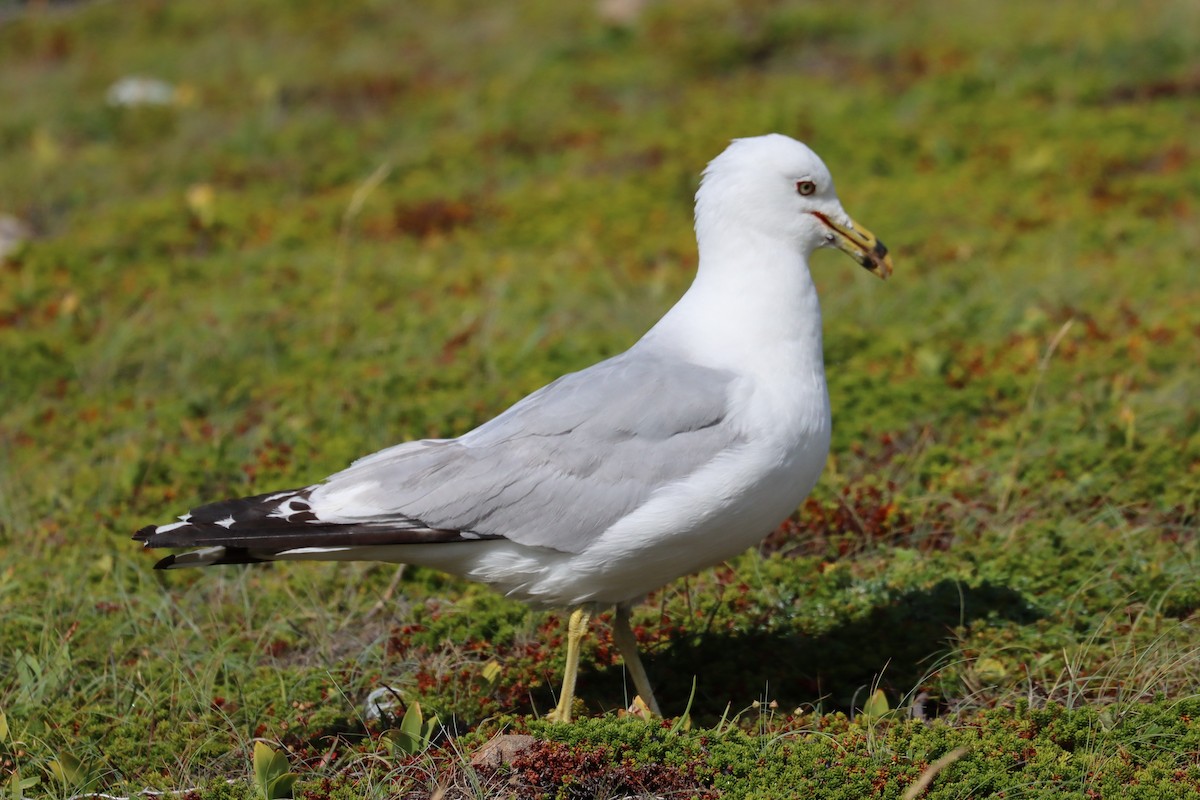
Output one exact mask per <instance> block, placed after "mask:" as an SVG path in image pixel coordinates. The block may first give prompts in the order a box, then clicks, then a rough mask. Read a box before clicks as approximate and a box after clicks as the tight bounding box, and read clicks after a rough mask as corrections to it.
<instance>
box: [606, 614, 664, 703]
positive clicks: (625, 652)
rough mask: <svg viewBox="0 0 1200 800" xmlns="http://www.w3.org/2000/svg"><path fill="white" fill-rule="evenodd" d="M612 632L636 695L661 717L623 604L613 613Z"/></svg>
mask: <svg viewBox="0 0 1200 800" xmlns="http://www.w3.org/2000/svg"><path fill="white" fill-rule="evenodd" d="M612 632H613V641H614V642H616V644H617V649H618V650H620V651H621V658H623V659H625V669H627V670H629V676H630V677H631V678H633V688H635V689H637V693H638V696H639V697H641V698H642V702H643V703H645V704H646V706H647V707H648V708H649V709H650V713H652V714H654V716H656V717H661V716H662V711H660V710H659V708H658V701H657V700H655V699H654V690H653V689H651V688H650V676H648V675H647V674H646V668H645V667H643V666H642V658H641V656H639V655H638V646H637V637H636V636H634V635H633V628H631V627H629V609H628V608H626V607H625V606H617V610H616V613H615V614H613V622H612Z"/></svg>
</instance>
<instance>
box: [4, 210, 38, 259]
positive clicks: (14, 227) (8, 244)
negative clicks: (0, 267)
mask: <svg viewBox="0 0 1200 800" xmlns="http://www.w3.org/2000/svg"><path fill="white" fill-rule="evenodd" d="M31 236H33V231H32V230H30V228H29V226H28V225H26V224H25V223H24V222H22V221H21V220H19V219H17V218H16V217H14V216H12V215H11V214H0V258H4V257H5V256H8V255H11V254H12V253H15V252H17V251H18V250H20V249H21V245H23V244H25V242H26V241H28V239H29V238H30V237H31Z"/></svg>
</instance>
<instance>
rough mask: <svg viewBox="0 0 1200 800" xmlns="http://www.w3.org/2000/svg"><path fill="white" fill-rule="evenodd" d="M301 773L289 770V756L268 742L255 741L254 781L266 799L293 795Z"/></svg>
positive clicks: (274, 799)
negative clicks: (293, 789) (293, 788)
mask: <svg viewBox="0 0 1200 800" xmlns="http://www.w3.org/2000/svg"><path fill="white" fill-rule="evenodd" d="M299 777H300V776H299V775H296V774H294V773H291V772H288V760H287V756H286V755H284V754H283V752H282V751H280V750H276V749H274V748H273V747H271V746H270V745H268V744H267V743H266V742H255V743H254V782H255V784H257V785H258V788H259V791H261V792H262V794H263V797H265V798H266V800H277V798H280V797H291V796H292V786H293V785H294V784H295V783H296V781H297V780H298V779H299Z"/></svg>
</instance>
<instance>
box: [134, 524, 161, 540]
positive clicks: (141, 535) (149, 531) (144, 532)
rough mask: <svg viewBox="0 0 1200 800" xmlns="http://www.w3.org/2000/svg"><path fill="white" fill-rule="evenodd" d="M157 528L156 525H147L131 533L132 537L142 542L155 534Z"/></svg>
mask: <svg viewBox="0 0 1200 800" xmlns="http://www.w3.org/2000/svg"><path fill="white" fill-rule="evenodd" d="M157 530H158V526H157V525H147V526H146V527H144V528H142V529H141V530H139V531H138V532H137V533H135V534H134V535H133V538H134V539H136V540H137V541H139V542H144V541H146V540H147V539H149V538H150V537H151V536H153V535H154V534H155V532H156V531H157Z"/></svg>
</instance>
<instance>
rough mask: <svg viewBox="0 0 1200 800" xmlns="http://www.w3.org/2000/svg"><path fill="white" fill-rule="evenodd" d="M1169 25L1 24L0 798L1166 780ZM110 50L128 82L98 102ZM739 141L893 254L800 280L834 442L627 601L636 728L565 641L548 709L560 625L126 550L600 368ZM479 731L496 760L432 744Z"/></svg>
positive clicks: (325, 18)
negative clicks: (424, 723) (794, 501)
mask: <svg viewBox="0 0 1200 800" xmlns="http://www.w3.org/2000/svg"><path fill="white" fill-rule="evenodd" d="M634 5H636V4H634ZM1198 16H1200V10H1198V9H1197V7H1196V6H1195V4H1193V3H1190V2H1186V1H1185V0H1175V1H1170V0H1162V1H1161V2H1155V3H1148V4H1136V5H1135V4H1117V3H1112V4H1107V5H1102V6H1099V7H1097V6H1096V5H1095V4H1094V3H1092V4H1083V3H1074V2H1064V3H1058V4H1054V5H1052V6H1047V5H1046V4H1042V3H1033V2H1016V3H1006V4H983V3H978V4H962V5H961V6H959V7H957V8H956V9H955V10H954V12H953V13H947V12H946V9H945V7H944V6H943V5H942V4H938V3H934V2H931V1H929V2H927V1H926V0H912V2H908V3H904V4H895V3H884V2H868V3H866V4H862V5H861V6H860V7H856V8H855V10H854V13H853V14H848V13H846V9H844V8H840V7H837V6H832V5H826V4H791V3H780V2H768V1H767V0H747V1H746V2H742V3H738V4H727V3H716V2H703V3H692V4H667V3H661V4H658V3H651V4H648V5H646V6H645V8H643V9H642V10H641V11H640V12H639V13H637V14H635V15H633V16H625V15H624V14H623V12H622V11H621V9H620V8H617V7H616V6H614V5H604V4H602V5H599V6H593V5H591V4H578V5H575V4H554V3H536V2H528V3H513V4H502V5H501V4H497V5H495V6H488V7H486V8H485V7H479V6H477V4H470V3H455V2H431V3H423V4H389V3H379V2H367V1H366V0H363V1H362V2H355V3H343V4H338V5H336V6H334V5H324V4H316V3H282V2H273V1H270V0H255V2H247V3H229V2H206V3H199V2H191V1H190V0H185V1H184V2H172V3H158V2H138V3H78V4H73V3H64V4H58V3H49V4H10V5H4V6H0V98H3V101H2V102H0V152H3V153H4V157H3V158H0V215H6V216H8V217H11V218H12V219H13V220H16V221H19V226H18V227H22V228H24V236H23V238H24V239H25V241H24V242H23V243H22V244H17V245H14V246H12V247H11V248H10V249H9V251H8V253H7V254H6V255H4V256H3V258H2V260H0V619H2V622H0V714H3V717H2V718H0V719H2V723H0V782H2V783H4V784H5V788H6V790H7V789H11V788H13V787H16V790H15V791H16V792H18V793H19V792H20V791H24V792H25V794H27V795H28V796H55V795H57V796H63V797H68V796H73V795H78V794H80V793H81V792H87V791H100V790H103V791H106V792H109V793H112V794H117V795H129V794H132V793H134V792H137V791H140V790H142V789H144V788H156V789H179V788H183V787H196V791H195V794H196V795H197V796H203V797H214V798H215V797H248V796H257V795H258V793H259V791H260V790H259V788H257V787H256V785H255V782H254V780H253V778H252V766H251V765H252V760H253V751H254V744H255V742H256V741H263V742H269V743H270V746H271V747H272V748H273V749H274V750H277V751H279V752H281V753H284V754H286V757H287V759H288V761H289V763H290V765H291V767H290V768H291V769H292V770H293V771H294V772H295V773H296V774H297V775H298V776H299V779H298V782H297V783H296V784H295V786H294V787H293V788H294V793H295V794H296V796H304V797H311V798H323V797H328V796H333V797H361V796H410V797H425V796H430V795H436V794H437V793H439V792H441V796H443V797H455V796H459V795H463V796H468V797H471V796H474V797H493V796H495V797H504V796H518V797H572V798H574V797H589V798H590V797H626V796H646V797H679V796H696V797H782V796H797V797H901V796H902V795H903V794H904V792H905V791H906V790H911V791H916V789H914V788H912V787H917V788H919V787H918V786H917V781H919V780H920V778H921V776H922V775H924V776H925V777H926V778H930V779H931V781H930V783H929V785H928V787H927V788H926V789H924V790H923V791H926V792H927V795H926V796H929V797H946V798H949V797H973V796H999V795H1001V794H1003V795H1004V796H1007V797H1014V796H1037V797H1057V796H1061V797H1115V796H1131V797H1132V796H1144V797H1164V798H1165V797H1170V798H1174V797H1182V796H1196V795H1200V756H1198V755H1197V753H1198V752H1200V747H1198V745H1197V740H1196V737H1197V735H1198V734H1197V730H1196V725H1197V723H1196V722H1195V721H1194V718H1195V717H1196V716H1197V713H1198V712H1200V706H1197V700H1196V698H1197V696H1198V695H1200V678H1198V677H1197V676H1198V675H1200V669H1198V668H1197V667H1198V665H1197V647H1198V645H1200V638H1198V637H1197V631H1196V624H1197V623H1196V620H1197V617H1196V611H1197V607H1198V606H1200V586H1198V585H1197V582H1196V579H1195V575H1196V572H1197V562H1198V560H1200V553H1198V545H1197V537H1196V534H1197V528H1198V521H1197V505H1198V495H1200V412H1198V411H1197V406H1196V398H1197V397H1200V370H1198V368H1197V365H1198V364H1200V315H1198V314H1197V312H1196V309H1197V308H1198V307H1200V281H1197V280H1196V267H1195V263H1196V259H1197V255H1198V254H1200V223H1198V217H1197V215H1198V213H1200V212H1198V208H1197V200H1196V198H1197V197H1198V196H1200V169H1198V168H1197V158H1198V153H1197V145H1196V142H1197V141H1200V136H1198V135H1197V134H1198V132H1200V105H1198V104H1197V98H1198V96H1200V71H1198V70H1200V66H1198V62H1197V60H1196V47H1195V41H1194V39H1195V37H1194V31H1195V30H1197V29H1200V19H1198V18H1197V17H1198ZM129 76H149V77H154V78H158V79H162V80H164V81H167V82H169V83H170V85H171V87H172V90H171V92H172V93H171V95H170V97H169V98H168V100H169V101H168V102H167V103H165V104H162V105H140V106H128V105H125V106H120V105H113V104H111V103H109V102H108V101H107V100H106V93H107V92H108V91H109V89H110V87H112V86H113V85H114V84H115V83H116V82H118V81H119V80H121V79H122V78H124V77H129ZM770 130H778V131H781V132H784V133H789V134H791V135H794V136H796V137H798V138H802V139H804V140H806V141H808V142H809V143H810V144H811V145H812V146H813V147H814V148H815V149H816V150H817V151H818V152H819V153H821V154H822V156H823V157H824V158H825V160H826V162H827V163H828V164H829V165H830V167H831V169H832V171H833V173H834V176H835V179H836V180H837V182H838V186H839V190H840V194H841V196H842V199H843V201H844V203H845V205H846V207H847V209H848V210H849V211H850V212H851V213H853V214H854V215H855V216H856V218H858V219H860V220H861V221H862V222H863V223H864V224H867V225H868V226H870V227H871V228H872V229H873V230H874V231H875V232H876V233H878V234H879V235H880V236H881V237H882V238H883V239H884V240H885V241H886V242H887V243H888V245H889V246H890V247H891V248H892V250H893V253H894V254H895V260H896V267H897V272H896V275H895V277H894V278H893V280H891V281H889V282H888V283H886V284H885V283H882V282H879V281H877V280H874V279H872V278H871V277H870V276H868V275H865V274H864V273H862V271H861V270H858V269H856V268H855V267H854V265H853V264H850V263H848V262H846V260H845V259H844V258H839V257H838V256H836V255H829V256H818V257H817V259H816V261H815V264H814V270H815V275H816V279H817V281H818V284H819V287H820V290H821V295H822V303H823V307H824V312H825V320H826V335H825V338H826V341H825V344H826V355H827V362H828V371H829V379H830V394H831V398H832V402H833V406H834V409H835V412H834V413H835V434H834V446H833V450H834V453H833V455H832V456H831V460H830V463H829V465H828V468H827V470H826V473H825V476H824V477H823V479H822V482H821V484H820V486H819V487H818V489H817V490H816V491H815V493H814V495H813V496H812V498H810V500H809V501H808V502H807V503H806V504H805V506H804V507H803V508H802V509H800V510H799V511H798V513H797V515H796V516H795V517H794V518H793V519H792V520H790V521H789V522H788V523H786V524H785V525H784V526H782V527H781V528H780V529H779V530H778V531H776V532H775V533H774V534H773V535H772V536H771V537H770V538H769V539H768V540H767V541H766V542H764V544H763V546H762V547H761V548H759V550H757V551H755V552H749V553H746V554H744V555H742V556H740V557H739V558H737V559H734V560H733V561H731V562H730V563H728V564H726V565H723V566H720V567H717V568H714V569H712V570H708V571H706V572H704V573H702V574H700V575H697V576H694V577H692V578H689V579H687V580H686V581H680V582H677V583H675V584H672V585H670V586H668V587H665V588H664V589H663V590H662V591H660V592H658V593H656V594H655V595H654V596H652V597H651V598H649V599H648V600H647V602H646V603H645V604H644V605H643V606H641V607H640V608H639V609H638V611H637V613H636V615H635V623H636V626H637V633H638V636H639V638H640V639H641V641H642V643H643V648H644V651H645V652H646V653H647V654H648V658H647V667H648V669H649V670H650V672H651V675H652V678H653V679H654V681H655V683H656V686H657V687H658V688H659V691H660V698H659V699H660V700H661V701H662V703H663V704H664V709H665V711H666V713H667V715H668V717H669V719H668V720H666V721H665V722H663V723H661V724H660V723H653V722H645V721H641V720H637V719H628V718H621V717H620V716H619V713H618V709H621V708H622V707H624V705H625V703H626V701H627V699H628V689H627V685H626V681H625V678H624V676H623V673H622V671H621V667H620V664H619V661H618V660H617V658H616V656H615V649H614V648H613V647H612V643H611V639H610V637H609V634H608V631H607V628H606V627H605V625H604V624H603V621H601V623H600V624H598V625H597V626H596V629H595V636H594V637H592V639H591V640H590V641H589V642H588V644H587V646H586V651H585V656H584V663H585V665H588V666H587V667H586V668H585V670H584V673H583V675H582V676H581V681H580V687H579V690H580V694H581V697H582V699H583V706H582V707H581V708H580V709H579V711H580V714H581V716H583V717H584V718H585V719H584V721H583V722H581V723H580V724H578V725H575V726H571V727H569V728H566V727H557V728H556V727H553V726H548V725H546V724H545V723H543V722H541V721H540V720H539V717H540V716H541V715H543V714H544V713H545V712H546V711H547V710H548V709H549V708H551V707H552V706H553V691H554V690H555V688H556V684H557V681H558V680H559V679H560V677H561V668H562V655H561V653H560V652H559V650H558V647H557V645H558V644H559V642H560V640H561V637H562V634H563V631H562V625H563V624H564V623H563V621H562V620H560V619H559V618H558V617H557V616H556V615H552V614H542V613H531V612H529V611H527V610H526V609H525V608H524V607H523V606H521V605H519V604H516V603H512V602H509V601H507V600H505V599H503V598H499V597H496V596H494V595H492V594H490V593H488V592H487V591H486V590H483V589H481V588H479V587H476V586H471V585H467V584H463V583H461V582H457V581H454V580H451V579H448V578H446V577H444V576H440V575H438V574H436V573H433V572H430V571H427V570H421V569H415V568H414V569H407V570H405V571H404V572H403V573H402V574H400V575H399V576H397V574H396V570H395V569H393V568H390V567H383V566H378V565H287V566H276V567H266V568H255V569H230V570H224V571H213V570H210V571H206V572H203V573H199V572H197V573H173V574H170V575H163V574H161V573H155V572H153V571H152V570H151V565H152V563H153V557H152V556H150V555H148V554H145V553H143V552H141V551H140V549H139V548H138V547H137V546H136V545H135V544H134V543H133V542H131V541H129V539H128V536H129V535H130V534H131V533H132V532H133V531H134V530H136V529H137V528H138V527H140V526H141V525H144V524H147V523H148V522H154V521H161V520H163V519H166V518H168V517H169V516H170V515H171V514H174V513H178V512H180V511H182V510H183V509H185V508H186V507H188V506H189V505H191V504H194V503H195V502H196V501H199V500H204V499H210V498H215V497H218V496H222V495H240V494H248V493H252V492H255V491H265V490H268V489H273V488H277V487H282V486H292V485H302V484H304V483H306V482H309V481H312V480H314V479H317V478H319V477H321V476H323V475H325V474H328V473H329V472H332V471H334V470H336V469H339V468H340V467H342V466H343V465H344V464H346V463H347V462H348V461H349V460H350V459H352V458H354V457H356V456H358V455H360V454H363V453H367V452H370V451H372V450H375V449H378V448H379V447H382V446H384V445H387V444H390V443H393V442H396V441H400V440H403V439H407V438H414V437H420V436H445V435H453V434H455V433H458V432H461V431H463V430H465V429H467V428H469V427H471V426H472V425H474V424H477V423H479V422H481V421H483V420H485V419H487V418H488V417H490V416H492V415H493V414H495V413H497V412H498V411H500V410H502V409H503V408H505V407H506V406H507V405H508V404H510V403H511V402H513V401H515V400H516V399H518V398H519V397H521V396H522V395H524V394H525V393H527V392H528V391H530V390H532V389H534V388H537V387H538V386H540V385H542V384H543V383H545V382H547V381H549V380H550V379H552V378H554V377H556V376H557V375H559V374H561V373H562V372H564V371H567V370H570V369H575V368H578V367H581V366H584V365H586V364H588V363H591V362H593V361H595V360H597V359H599V358H601V357H603V356H605V355H609V354H612V353H614V352H617V351H619V350H620V349H622V348H624V347H626V346H628V344H630V343H631V342H632V341H634V339H635V338H636V337H637V336H638V335H640V333H641V332H643V331H644V330H645V329H646V328H647V327H648V326H649V325H650V324H652V322H653V321H654V320H655V319H657V317H658V315H659V314H661V313H662V311H663V310H665V309H666V308H667V307H668V306H669V305H670V304H671V303H672V302H673V301H674V299H675V298H676V297H677V296H678V295H679V294H680V293H681V292H682V291H683V289H684V288H685V287H686V286H687V284H688V282H689V281H690V278H691V274H692V269H693V267H694V260H695V254H694V244H693V240H692V234H691V230H690V214H691V195H692V193H693V192H694V190H695V187H696V181H697V176H698V173H699V170H700V169H701V168H702V166H703V164H704V163H705V162H706V161H707V159H709V158H711V157H712V156H713V155H715V154H716V153H718V152H719V151H720V150H721V149H722V147H723V146H724V144H725V142H726V141H727V140H728V139H729V138H731V137H734V136H740V135H754V134H758V133H763V132H766V131H770ZM10 224H11V223H10ZM392 585H394V586H395V594H394V597H393V599H392V600H391V602H389V603H387V604H385V605H383V606H381V607H378V606H377V602H378V600H379V598H380V596H381V595H383V594H384V593H385V592H386V591H387V590H388V588H389V587H390V586H392ZM384 686H388V687H392V688H393V689H394V690H395V695H396V697H397V698H398V704H397V705H396V706H395V708H394V709H393V711H394V714H395V716H396V717H397V718H396V719H393V718H391V716H388V715H385V717H384V718H383V719H382V720H379V721H372V720H368V719H367V713H366V712H367V710H366V708H365V703H366V699H367V697H368V696H369V695H370V693H371V692H372V691H375V690H377V689H379V688H380V687H384ZM693 687H694V688H693ZM415 704H419V706H420V708H421V709H422V710H423V712H424V714H425V716H426V717H428V716H431V715H436V716H437V717H438V720H439V721H440V723H441V725H439V726H435V728H434V731H435V733H436V735H435V736H434V738H433V739H432V741H430V742H424V741H418V742H416V743H415V744H414V743H412V742H411V741H410V740H406V739H403V738H402V737H399V736H398V735H397V734H396V733H395V730H397V729H399V728H400V726H401V718H400V715H401V714H402V713H403V712H404V711H405V710H406V709H408V708H411V707H413V706H414V705H415ZM685 710H686V712H687V713H686V716H685ZM443 726H444V730H443ZM389 731H390V732H389ZM501 732H503V733H510V734H529V735H532V736H533V737H534V738H535V740H536V742H537V744H535V745H534V746H533V749H530V750H526V751H524V752H523V753H520V754H518V755H516V756H514V757H513V758H512V759H511V760H510V763H508V764H507V765H503V766H499V767H494V766H488V765H486V764H472V757H473V755H474V754H476V753H477V752H478V750H479V748H480V747H482V746H483V744H484V743H485V742H486V741H487V740H488V739H489V738H490V737H491V736H492V735H494V734H497V733H501ZM426 745H428V746H426ZM943 757H947V759H946V761H945V762H942V766H941V767H940V768H939V770H938V771H936V774H935V772H934V771H932V770H931V765H934V764H936V763H938V760H939V759H940V758H943ZM34 781H36V783H34ZM228 781H233V782H232V783H228ZM22 782H24V783H25V785H26V788H25V789H24V790H21V789H20V786H21V785H22Z"/></svg>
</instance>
